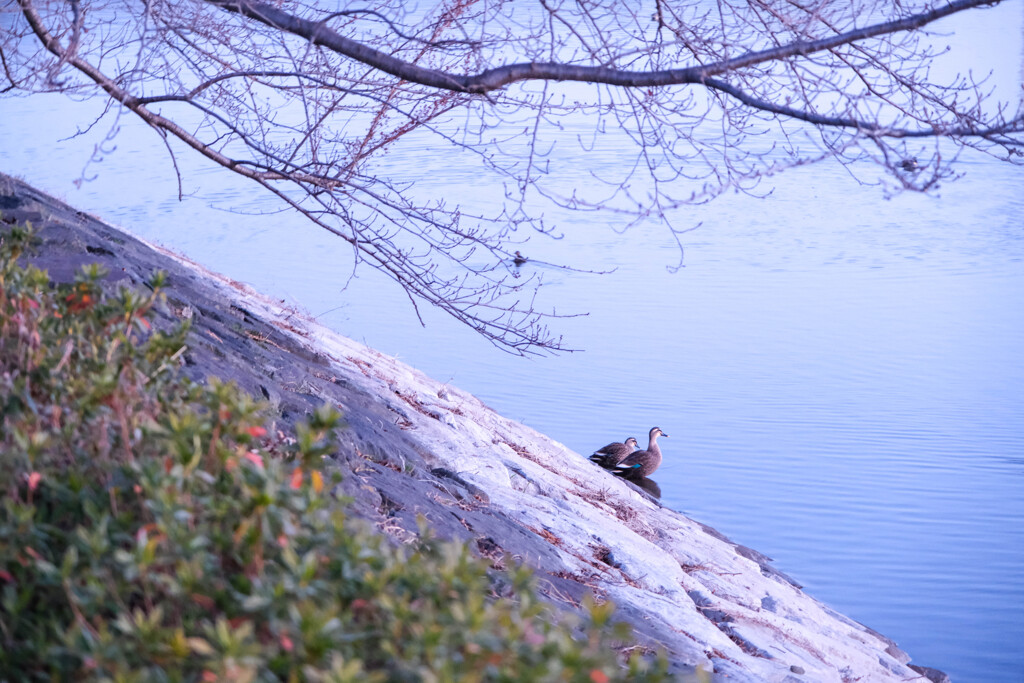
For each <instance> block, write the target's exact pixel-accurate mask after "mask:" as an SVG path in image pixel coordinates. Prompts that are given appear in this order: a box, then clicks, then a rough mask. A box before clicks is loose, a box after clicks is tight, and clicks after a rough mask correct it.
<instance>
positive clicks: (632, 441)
mask: <svg viewBox="0 0 1024 683" xmlns="http://www.w3.org/2000/svg"><path fill="white" fill-rule="evenodd" d="M625 443H626V445H627V446H629V447H630V448H639V447H640V446H639V444H638V443H637V441H636V437H635V436H631V437H629V438H628V439H626V442H625Z"/></svg>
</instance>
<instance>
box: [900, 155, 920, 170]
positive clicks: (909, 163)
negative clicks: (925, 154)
mask: <svg viewBox="0 0 1024 683" xmlns="http://www.w3.org/2000/svg"><path fill="white" fill-rule="evenodd" d="M900 168H902V169H903V170H904V171H907V172H908V173H913V172H914V171H919V170H921V164H920V163H919V162H918V160H917V157H909V158H907V159H904V160H903V161H901V162H900Z"/></svg>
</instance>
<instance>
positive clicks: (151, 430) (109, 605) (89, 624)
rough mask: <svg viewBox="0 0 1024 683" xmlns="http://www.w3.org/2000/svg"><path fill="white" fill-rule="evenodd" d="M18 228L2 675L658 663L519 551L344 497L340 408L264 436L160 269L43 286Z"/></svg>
mask: <svg viewBox="0 0 1024 683" xmlns="http://www.w3.org/2000/svg"><path fill="white" fill-rule="evenodd" d="M31 238H32V236H31V231H30V230H29V229H27V228H14V229H13V230H12V231H10V232H8V233H7V234H5V235H2V236H0V239H2V243H0V488H2V507H0V681H2V680H12V681H13V680H18V681H21V680H110V681H218V680H229V681H241V682H245V681H257V680H258V681H279V680H287V681H339V682H340V681H384V680H387V681H545V680H551V681H588V682H591V683H603V682H605V681H610V680H627V679H628V680H663V679H664V678H665V674H664V672H663V668H664V665H663V663H660V664H659V665H658V666H659V668H658V670H656V671H655V670H647V668H646V666H645V665H644V664H643V663H642V662H640V661H639V660H635V659H634V660H631V661H630V662H629V664H628V666H625V667H624V666H622V665H621V664H620V663H619V662H618V660H617V657H616V652H615V650H614V649H613V648H611V647H610V645H609V641H608V638H609V637H610V636H609V634H608V631H609V630H610V629H608V628H605V626H606V625H607V623H608V618H609V616H610V614H611V606H610V605H607V604H606V605H596V604H590V605H589V607H590V612H591V617H592V619H591V624H590V625H589V626H588V628H587V629H586V630H585V631H583V632H582V635H578V636H577V637H575V638H574V637H573V633H574V629H573V627H572V625H571V624H568V623H565V622H564V621H553V620H552V619H551V615H550V613H549V609H548V608H546V607H545V606H544V605H543V604H542V603H540V602H539V601H538V599H537V597H536V594H535V592H534V589H533V586H532V579H531V577H530V576H529V574H528V572H527V571H525V570H523V569H513V570H510V571H509V572H507V573H504V574H502V575H500V580H499V581H495V579H494V576H493V575H489V573H488V566H487V565H485V564H484V563H483V562H482V561H481V560H479V559H477V558H475V557H474V556H472V555H471V554H470V553H468V552H467V550H466V549H465V548H464V547H463V546H462V545H458V544H452V543H441V542H437V541H434V540H431V539H429V537H428V536H427V535H426V534H424V535H423V537H422V538H421V540H420V541H419V542H418V543H416V544H413V545H411V546H407V547H396V546H395V545H394V544H391V543H389V542H388V541H387V540H382V537H381V536H380V535H379V534H375V533H373V532H372V530H370V529H367V528H364V527H363V526H361V525H360V524H359V523H358V522H357V521H355V520H352V519H349V518H347V517H346V515H345V512H344V504H343V501H339V500H338V499H337V498H335V497H334V496H333V495H332V494H331V490H332V487H333V486H332V485H333V484H334V483H335V481H334V480H333V477H336V476H337V475H336V474H335V475H330V474H325V473H324V472H328V473H329V472H330V471H331V470H330V468H327V469H324V467H323V460H324V456H325V455H326V454H328V453H330V452H331V450H332V438H333V437H332V434H333V430H334V429H335V428H336V427H338V425H339V416H338V415H337V414H336V413H335V412H334V411H332V410H331V409H328V408H324V409H322V410H320V411H318V412H317V413H316V414H314V415H312V416H311V417H310V418H309V422H308V423H307V424H305V425H304V426H302V427H301V428H299V429H298V430H297V432H296V434H295V435H294V438H289V439H284V440H281V439H271V438H270V437H269V435H267V433H266V430H265V429H264V427H263V426H262V423H263V421H264V419H265V415H266V411H267V409H266V407H265V406H263V405H261V404H258V403H255V402H253V401H252V400H251V399H250V398H249V397H247V396H245V395H244V394H243V393H241V392H240V391H238V390H237V389H236V388H235V387H233V386H231V385H228V384H224V383H221V382H218V381H217V380H215V379H211V380H210V381H209V383H208V385H205V386H204V385H200V384H197V383H193V382H190V381H189V380H188V379H187V378H185V377H183V376H182V375H181V374H180V373H179V372H178V371H177V368H178V365H179V356H180V354H181V353H182V352H183V349H184V348H185V342H186V335H187V328H186V327H184V326H182V327H180V328H178V329H174V330H171V331H156V330H154V329H152V326H151V323H150V322H149V318H148V314H149V312H150V311H151V309H153V307H154V306H156V305H158V304H159V302H160V299H161V297H162V287H163V285H164V277H163V276H162V275H159V274H158V275H156V276H155V277H154V278H153V279H152V281H151V282H150V283H149V285H150V291H148V292H146V293H145V294H139V293H136V292H133V291H131V290H128V289H122V290H121V291H120V293H118V294H116V295H110V296H106V295H105V294H104V292H103V290H102V288H101V287H100V281H101V280H102V278H103V275H104V274H103V273H102V272H101V270H100V269H99V268H97V267H91V268H86V269H83V270H82V272H81V273H80V275H79V276H78V278H77V279H76V281H75V283H74V284H72V285H62V286H53V285H52V284H51V283H50V281H49V278H48V276H47V275H46V273H45V272H43V271H40V270H38V269H37V268H34V267H31V266H29V267H21V266H20V265H18V263H17V260H18V256H19V254H20V252H21V251H22V250H23V249H24V248H25V246H26V245H27V244H28V243H29V242H30V241H31ZM325 478H326V479H328V480H330V481H325ZM499 585H500V586H503V588H501V589H498V588H497V586H499ZM497 592H500V593H502V594H503V595H502V596H501V597H499V596H497V595H496V593H497ZM620 635H621V634H620Z"/></svg>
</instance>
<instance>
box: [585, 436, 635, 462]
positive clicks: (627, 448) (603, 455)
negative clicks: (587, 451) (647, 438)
mask: <svg viewBox="0 0 1024 683" xmlns="http://www.w3.org/2000/svg"><path fill="white" fill-rule="evenodd" d="M636 449H637V442H636V439H635V438H633V437H632V436H631V437H629V438H628V439H626V440H625V442H623V443H619V442H618V441H616V442H615V443H610V444H608V445H607V446H604V447H602V448H598V449H597V450H596V451H594V453H593V454H592V455H591V456H590V462H593V463H597V464H598V465H600V466H601V467H603V468H605V469H606V470H610V469H611V468H613V467H615V466H616V465H618V464H619V463H620V462H622V460H623V458H625V457H626V456H627V455H629V454H630V453H632V452H633V451H635V450H636Z"/></svg>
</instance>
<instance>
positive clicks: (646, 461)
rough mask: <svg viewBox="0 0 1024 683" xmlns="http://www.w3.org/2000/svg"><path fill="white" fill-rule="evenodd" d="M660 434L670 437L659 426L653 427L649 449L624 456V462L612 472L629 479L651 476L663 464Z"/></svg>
mask: <svg viewBox="0 0 1024 683" xmlns="http://www.w3.org/2000/svg"><path fill="white" fill-rule="evenodd" d="M659 436H663V437H665V438H666V439H667V438H668V434H666V433H665V432H663V431H661V429H659V428H658V427H654V428H653V429H651V434H650V440H649V443H648V444H647V450H643V451H634V452H633V453H630V454H629V455H627V456H626V457H625V458H623V460H622V462H620V463H619V464H618V465H616V466H615V467H613V468H612V473H613V474H616V475H618V476H620V477H627V478H629V479H643V478H644V477H649V476H651V474H652V473H653V472H654V470H656V469H658V467H659V466H660V465H661V447H659V446H658V437H659Z"/></svg>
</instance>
